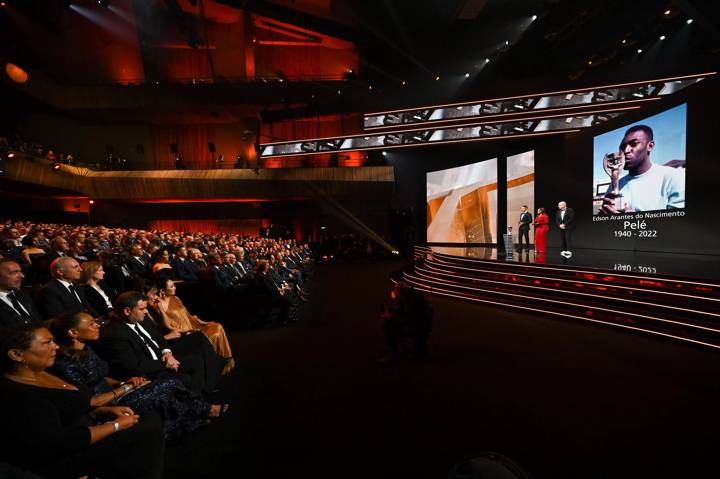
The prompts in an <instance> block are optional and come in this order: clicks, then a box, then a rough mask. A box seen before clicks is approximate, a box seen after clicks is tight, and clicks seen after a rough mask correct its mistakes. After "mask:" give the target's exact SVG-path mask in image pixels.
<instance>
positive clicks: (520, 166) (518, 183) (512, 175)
mask: <svg viewBox="0 0 720 479" xmlns="http://www.w3.org/2000/svg"><path fill="white" fill-rule="evenodd" d="M523 206H527V207H528V213H530V214H531V215H532V217H533V219H534V218H535V213H536V210H537V208H536V207H535V151H533V150H530V151H526V152H524V153H520V154H518V155H513V156H508V157H507V223H508V224H507V225H508V227H510V228H512V232H513V238H514V241H515V243H517V242H518V238H519V237H520V235H519V234H518V233H519V231H518V228H519V226H520V224H519V223H520V211H521V208H522V207H523ZM538 206H541V205H538Z"/></svg>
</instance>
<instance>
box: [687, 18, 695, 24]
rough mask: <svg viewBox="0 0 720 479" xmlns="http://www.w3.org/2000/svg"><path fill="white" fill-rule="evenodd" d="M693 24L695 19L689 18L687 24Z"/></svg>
mask: <svg viewBox="0 0 720 479" xmlns="http://www.w3.org/2000/svg"><path fill="white" fill-rule="evenodd" d="M692 22H693V19H692V18H688V19H687V22H685V23H687V24H688V25H690V24H691V23H692Z"/></svg>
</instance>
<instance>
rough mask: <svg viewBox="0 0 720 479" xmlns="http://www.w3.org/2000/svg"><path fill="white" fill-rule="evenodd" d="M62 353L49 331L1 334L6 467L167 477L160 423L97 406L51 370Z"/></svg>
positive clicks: (69, 474) (49, 473) (0, 405)
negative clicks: (59, 351)
mask: <svg viewBox="0 0 720 479" xmlns="http://www.w3.org/2000/svg"><path fill="white" fill-rule="evenodd" d="M57 349H58V347H57V345H56V344H55V343H54V342H53V337H52V335H51V334H50V332H49V331H48V330H47V329H46V328H44V327H37V326H29V325H21V326H18V327H15V328H10V329H5V330H3V331H2V332H0V370H1V371H2V374H3V377H2V379H0V411H1V412H0V430H2V434H0V461H3V462H7V463H11V464H13V465H15V466H18V467H21V468H25V469H28V470H30V471H32V472H34V473H36V474H38V475H40V476H44V477H48V478H50V477H52V478H73V479H77V478H78V477H82V476H90V477H128V478H129V477H132V478H138V479H141V478H142V479H145V478H146V479H151V478H154V479H160V478H162V477H163V456H164V448H165V444H164V440H163V430H162V423H161V419H160V417H159V416H158V415H157V414H155V413H151V412H150V413H144V414H143V415H142V416H140V415H138V414H136V412H135V411H133V410H132V408H129V407H127V406H114V407H107V406H105V407H98V408H93V407H92V406H91V404H90V397H91V393H90V391H88V390H87V389H86V388H85V387H83V386H82V385H75V384H73V383H71V382H67V381H65V380H63V379H60V378H59V377H57V376H54V375H52V374H50V373H49V372H47V370H48V369H49V368H51V367H52V366H53V364H54V363H55V356H56V351H57Z"/></svg>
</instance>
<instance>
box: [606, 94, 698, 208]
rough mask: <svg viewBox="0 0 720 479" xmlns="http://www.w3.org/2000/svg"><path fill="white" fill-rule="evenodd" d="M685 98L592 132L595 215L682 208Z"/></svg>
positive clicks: (683, 203) (683, 194) (685, 117)
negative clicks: (615, 126) (658, 110)
mask: <svg viewBox="0 0 720 479" xmlns="http://www.w3.org/2000/svg"><path fill="white" fill-rule="evenodd" d="M686 132H687V104H685V103H684V104H682V105H679V106H676V107H674V108H671V109H670V110H666V111H664V112H662V113H658V114H657V115H653V116H650V117H647V118H645V119H643V120H641V121H638V122H635V123H632V124H629V125H626V126H624V127H622V128H618V129H616V130H613V131H609V132H607V133H604V134H602V135H598V136H596V137H595V138H594V145H593V162H594V163H593V215H595V216H614V215H626V214H632V213H640V212H645V211H662V210H675V211H679V210H681V209H683V208H685V148H686V138H687V135H686Z"/></svg>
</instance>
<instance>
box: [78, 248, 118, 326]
mask: <svg viewBox="0 0 720 479" xmlns="http://www.w3.org/2000/svg"><path fill="white" fill-rule="evenodd" d="M104 278H105V270H104V269H103V265H102V263H100V262H99V261H87V262H85V263H83V265H82V275H81V276H80V289H81V290H82V292H83V294H84V296H85V299H87V302H88V304H90V306H92V309H93V310H95V311H96V312H97V313H98V315H100V316H104V317H108V318H109V317H110V313H112V310H113V304H114V302H115V299H117V291H115V290H114V289H113V288H111V287H109V286H108V285H107V284H106V283H105V281H104V280H103V279H104Z"/></svg>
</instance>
